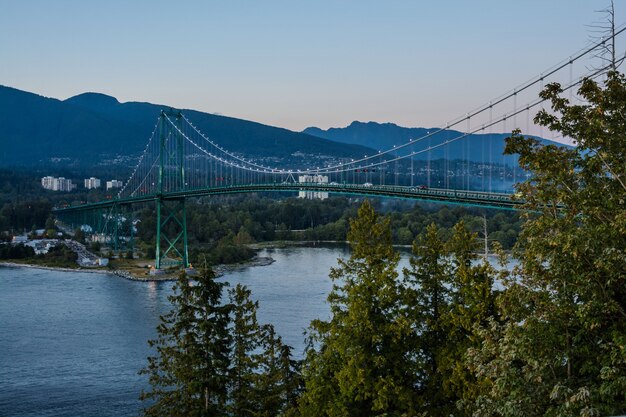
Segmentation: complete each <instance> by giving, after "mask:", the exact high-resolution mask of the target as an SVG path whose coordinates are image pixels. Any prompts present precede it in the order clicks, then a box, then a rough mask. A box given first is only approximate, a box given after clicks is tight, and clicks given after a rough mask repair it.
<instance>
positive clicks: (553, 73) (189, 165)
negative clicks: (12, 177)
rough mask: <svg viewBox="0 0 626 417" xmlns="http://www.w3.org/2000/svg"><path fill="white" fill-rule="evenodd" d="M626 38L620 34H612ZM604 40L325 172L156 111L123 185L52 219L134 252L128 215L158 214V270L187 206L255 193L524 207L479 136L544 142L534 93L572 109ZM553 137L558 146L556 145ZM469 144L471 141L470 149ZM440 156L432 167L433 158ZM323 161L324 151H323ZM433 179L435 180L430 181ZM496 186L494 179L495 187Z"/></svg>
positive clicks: (183, 259) (509, 166)
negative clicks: (231, 143) (225, 141)
mask: <svg viewBox="0 0 626 417" xmlns="http://www.w3.org/2000/svg"><path fill="white" fill-rule="evenodd" d="M625 30H626V27H624V28H621V29H620V30H618V31H617V32H616V33H615V36H617V35H619V34H621V33H622V32H624V31H625ZM615 36H614V37H613V38H611V39H607V40H602V41H600V42H597V43H595V44H591V45H590V46H588V47H585V48H583V49H582V50H580V51H578V52H577V53H576V54H574V55H572V56H570V57H569V58H567V59H566V60H564V61H561V62H560V63H558V64H557V65H555V66H553V67H551V68H549V69H548V70H546V71H545V72H543V73H541V74H539V75H538V76H536V77H533V78H532V79H530V80H529V81H527V82H526V83H523V84H521V85H519V86H517V87H516V88H514V89H513V90H511V91H509V92H507V93H505V94H503V95H502V96H500V97H497V98H495V99H493V100H491V101H489V102H488V103H486V104H484V105H482V106H480V107H478V108H476V109H474V110H472V111H469V112H467V113H465V114H464V115H462V116H460V117H458V118H456V119H454V120H453V121H451V122H448V123H446V124H444V125H443V126H441V127H439V128H436V129H431V130H429V131H428V132H427V133H426V134H425V135H423V136H421V137H418V138H413V139H410V140H408V141H407V142H405V143H401V144H398V145H395V146H393V148H391V149H387V150H377V151H376V150H374V151H372V153H371V154H370V155H363V156H361V157H358V156H357V157H355V158H350V159H349V160H345V159H344V160H341V159H337V158H334V159H333V158H327V159H326V162H325V163H324V165H323V166H304V167H293V166H290V167H277V166H270V165H269V164H267V163H265V162H264V159H262V158H259V157H255V156H246V155H243V154H241V153H236V152H232V151H230V150H228V149H225V148H224V147H222V146H221V145H220V144H219V143H216V142H215V141H213V140H212V139H211V138H209V137H208V136H207V135H205V134H204V133H203V132H202V131H201V130H200V129H199V128H198V127H196V126H195V125H194V124H193V122H192V121H191V120H189V119H188V118H187V117H186V116H185V114H183V113H182V112H180V111H177V110H172V109H163V110H162V111H161V114H160V115H159V116H158V119H157V121H156V124H155V126H154V130H153V131H152V134H151V136H150V138H149V140H148V142H147V144H146V147H145V149H144V151H143V153H142V154H141V156H140V157H139V158H138V162H137V164H136V166H135V167H134V169H133V171H132V174H131V175H130V178H129V179H128V180H127V181H126V182H125V183H124V186H123V188H121V190H120V192H119V193H118V195H117V196H116V197H114V198H110V199H106V200H104V201H101V202H96V203H89V204H80V205H75V206H67V207H58V208H56V209H55V214H56V216H57V219H58V220H59V221H61V222H62V223H64V224H65V225H66V226H67V227H68V228H71V229H72V230H74V229H76V228H78V227H81V228H83V230H86V231H87V232H89V233H91V234H93V236H94V239H103V240H105V241H106V242H107V243H109V244H111V246H112V249H113V250H119V249H121V248H122V247H123V246H124V245H127V246H132V241H133V235H134V230H135V226H134V222H133V220H132V219H133V216H132V213H133V210H134V209H135V208H136V207H141V206H143V205H146V204H155V206H156V217H157V221H156V242H155V246H156V247H155V253H156V259H155V267H156V269H161V268H164V267H168V266H172V265H182V266H184V267H187V266H188V249H187V224H186V219H187V214H186V201H187V200H188V199H191V198H198V197H203V196H217V195H228V194H241V193H260V192H272V193H274V192H291V193H293V192H298V193H304V194H306V193H338V194H347V195H357V196H372V197H390V198H402V199H411V200H422V201H429V202H440V203H448V204H461V205H467V206H478V207H486V208H499V209H513V210H516V209H519V208H520V207H521V206H522V205H523V201H520V200H519V199H518V198H516V195H515V194H514V193H513V188H512V187H510V188H509V189H508V190H496V189H495V187H494V183H495V182H497V181H496V180H498V181H500V180H502V179H507V178H509V179H510V180H511V183H513V182H515V181H517V180H518V179H521V178H524V175H525V173H524V172H521V171H520V169H519V168H518V166H517V160H516V159H512V160H511V159H509V160H508V161H507V160H505V159H503V157H502V155H493V154H492V151H491V148H488V149H484V148H485V146H484V144H478V143H477V142H476V138H477V137H480V135H486V136H489V135H492V134H494V133H495V132H511V131H512V130H513V129H516V128H520V129H521V130H522V131H523V132H525V133H528V132H534V134H535V135H536V136H540V137H543V136H544V135H545V134H550V132H544V131H543V130H542V129H541V128H540V127H537V126H534V124H532V122H531V120H532V119H533V118H534V115H535V114H536V112H537V111H538V110H539V109H541V108H542V105H543V104H544V100H543V99H541V98H540V97H539V94H538V93H539V91H541V90H542V89H543V87H544V86H545V85H546V84H547V83H551V82H559V83H560V84H561V86H562V89H563V91H564V95H565V96H567V95H568V94H569V99H570V101H572V102H573V101H576V100H579V98H578V97H577V96H576V93H575V91H576V87H577V86H578V85H579V84H580V83H581V82H582V80H583V79H584V78H600V77H602V76H603V75H604V74H606V72H607V71H608V70H610V69H611V68H613V66H614V63H612V64H608V65H606V62H603V61H602V60H600V62H601V63H603V64H604V65H600V66H598V65H594V66H591V68H592V69H590V65H589V60H590V58H595V59H596V60H597V56H598V54H599V53H598V51H601V50H603V49H606V43H607V41H609V40H614V38H615ZM552 139H557V140H558V139H564V138H558V137H553V138H552ZM472 141H474V142H472ZM453 144H454V145H455V146H457V148H458V146H459V144H461V145H462V146H461V147H462V148H463V149H464V154H463V156H462V157H460V158H457V159H456V160H451V159H450V158H449V157H447V156H448V155H447V150H448V149H450V148H451V147H452V145H453ZM474 146H481V147H482V149H481V151H482V153H483V156H484V158H483V159H482V162H481V163H475V162H474V163H472V162H471V161H470V158H469V154H470V152H471V151H472V148H473V147H474ZM441 150H443V151H444V157H443V158H440V159H439V160H433V159H432V157H431V156H432V155H433V154H435V153H436V152H437V151H439V152H438V154H441ZM320 153H323V150H320ZM435 178H436V180H435ZM500 182H501V181H500Z"/></svg>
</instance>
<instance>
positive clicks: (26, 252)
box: [0, 243, 35, 259]
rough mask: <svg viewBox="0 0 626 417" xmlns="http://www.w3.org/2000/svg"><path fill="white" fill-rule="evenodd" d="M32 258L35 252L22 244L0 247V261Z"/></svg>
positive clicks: (7, 244)
mask: <svg viewBox="0 0 626 417" xmlns="http://www.w3.org/2000/svg"><path fill="white" fill-rule="evenodd" d="M33 256H35V250H34V249H33V248H31V247H30V246H26V245H24V244H21V243H20V244H18V245H12V244H10V243H4V244H1V245H0V259H28V258H32V257H33Z"/></svg>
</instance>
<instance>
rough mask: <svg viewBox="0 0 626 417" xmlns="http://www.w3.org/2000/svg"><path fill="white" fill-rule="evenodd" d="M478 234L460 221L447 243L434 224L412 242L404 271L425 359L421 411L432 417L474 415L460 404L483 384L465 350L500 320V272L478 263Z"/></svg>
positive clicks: (409, 300) (411, 313)
mask: <svg viewBox="0 0 626 417" xmlns="http://www.w3.org/2000/svg"><path fill="white" fill-rule="evenodd" d="M476 237H477V236H476V234H475V233H471V232H469V231H468V230H467V229H466V228H465V225H464V223H463V222H462V221H461V222H459V223H457V224H456V225H455V226H454V233H453V235H452V237H451V238H450V239H449V240H448V241H447V242H444V240H443V238H442V236H441V232H440V231H439V230H438V229H437V227H436V226H435V225H434V224H431V225H430V226H428V228H427V229H426V233H424V234H422V235H420V236H418V237H417V239H416V240H415V241H414V243H413V256H412V257H411V259H410V264H411V269H405V270H404V275H405V280H406V282H407V289H406V294H407V298H406V300H407V301H406V304H407V307H408V308H410V314H409V317H410V319H411V321H412V322H413V323H414V327H415V329H416V332H415V340H414V342H413V343H414V344H415V345H416V346H418V347H419V351H420V356H421V358H422V360H423V369H422V371H421V372H420V373H419V375H420V390H419V394H420V397H421V398H422V401H421V407H422V410H423V411H424V412H426V413H427V414H428V415H432V416H446V417H447V416H451V415H469V414H468V411H467V410H466V409H465V408H462V409H459V408H458V402H459V400H462V399H465V400H467V399H468V398H473V397H474V396H475V395H477V394H476V393H475V391H476V387H477V385H479V381H478V380H477V379H476V378H475V377H474V376H473V375H472V374H471V373H470V372H468V371H467V369H466V365H465V354H466V351H467V350H468V349H469V348H470V347H472V346H476V345H478V344H479V343H480V342H479V340H478V339H477V337H476V335H475V326H477V325H481V324H486V323H487V321H488V319H489V318H491V317H495V315H496V311H495V295H494V293H493V290H492V288H493V276H494V274H495V271H494V270H493V268H491V267H490V266H489V264H487V263H486V262H485V263H477V262H476V261H477V255H476V249H477V246H478V244H477V240H476Z"/></svg>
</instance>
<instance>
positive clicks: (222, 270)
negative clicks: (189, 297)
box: [0, 256, 276, 282]
mask: <svg viewBox="0 0 626 417" xmlns="http://www.w3.org/2000/svg"><path fill="white" fill-rule="evenodd" d="M274 262H276V260H275V259H274V258H271V257H265V256H262V257H259V256H255V257H254V258H252V259H250V260H249V261H247V262H242V263H238V264H229V265H216V266H214V267H213V271H215V275H216V277H218V278H219V277H222V276H224V275H226V274H227V273H229V272H234V271H240V270H243V269H246V268H251V267H257V266H267V265H271V264H273V263H274ZM0 268H28V269H42V270H45V271H59V272H84V273H88V274H107V275H114V276H116V277H120V278H124V279H127V280H130V281H143V282H151V281H176V279H177V275H178V272H176V273H174V274H168V273H166V272H165V273H162V274H159V275H146V276H138V275H134V274H132V273H130V272H128V271H126V270H122V269H114V270H105V269H87V268H80V267H79V268H66V267H56V266H45V265H37V264H29V263H19V262H7V261H0ZM190 275H191V276H193V275H192V274H190Z"/></svg>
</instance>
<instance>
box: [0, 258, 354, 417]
mask: <svg viewBox="0 0 626 417" xmlns="http://www.w3.org/2000/svg"><path fill="white" fill-rule="evenodd" d="M346 254H347V252H346V250H345V248H289V249H273V250H265V251H262V252H261V253H260V255H261V256H271V257H272V258H274V259H275V260H276V262H274V263H273V264H271V265H269V266H264V267H254V268H246V269H243V270H241V271H236V272H233V273H230V274H228V276H226V277H224V278H223V279H224V280H225V281H228V282H229V283H230V284H231V285H234V284H236V283H242V284H245V285H248V286H249V288H250V289H251V290H252V292H253V297H255V298H256V299H258V300H259V301H260V304H261V307H260V311H259V314H258V317H259V321H261V322H262V323H273V324H274V325H275V327H276V330H277V332H278V333H279V334H280V335H281V336H283V338H284V340H285V342H286V343H288V344H290V345H292V346H293V347H294V354H296V355H298V356H299V355H301V353H302V351H303V345H304V343H303V336H302V332H303V330H304V329H305V328H306V327H307V325H308V323H309V321H310V320H312V319H314V318H318V317H321V318H326V317H328V307H327V305H326V295H327V294H328V292H329V291H330V288H331V282H330V280H329V279H328V271H329V269H330V267H331V266H334V265H335V264H336V260H337V258H338V257H341V256H344V255H346ZM171 286H172V283H171V282H160V283H155V282H150V283H145V282H136V281H128V280H125V279H122V278H119V277H115V276H112V275H106V274H90V273H80V272H57V271H46V270H37V269H26V268H0V416H2V417H5V416H6V417H9V416H15V417H18V416H20V417H26V416H29V417H30V416H33V417H34V416H38V417H39V416H71V417H76V416H136V415H138V414H139V410H140V409H141V406H142V405H141V402H140V401H139V400H138V396H139V393H140V391H141V389H142V388H147V383H146V378H145V376H143V375H138V374H137V371H138V370H139V369H141V368H142V367H143V366H145V364H146V357H147V356H148V355H149V353H150V352H149V350H148V346H147V343H146V341H147V340H148V339H151V338H154V337H155V335H156V332H155V327H156V325H157V324H158V320H159V315H161V314H164V313H166V312H167V311H169V309H170V304H169V302H168V300H167V296H168V295H170V294H171V293H172V291H171Z"/></svg>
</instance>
